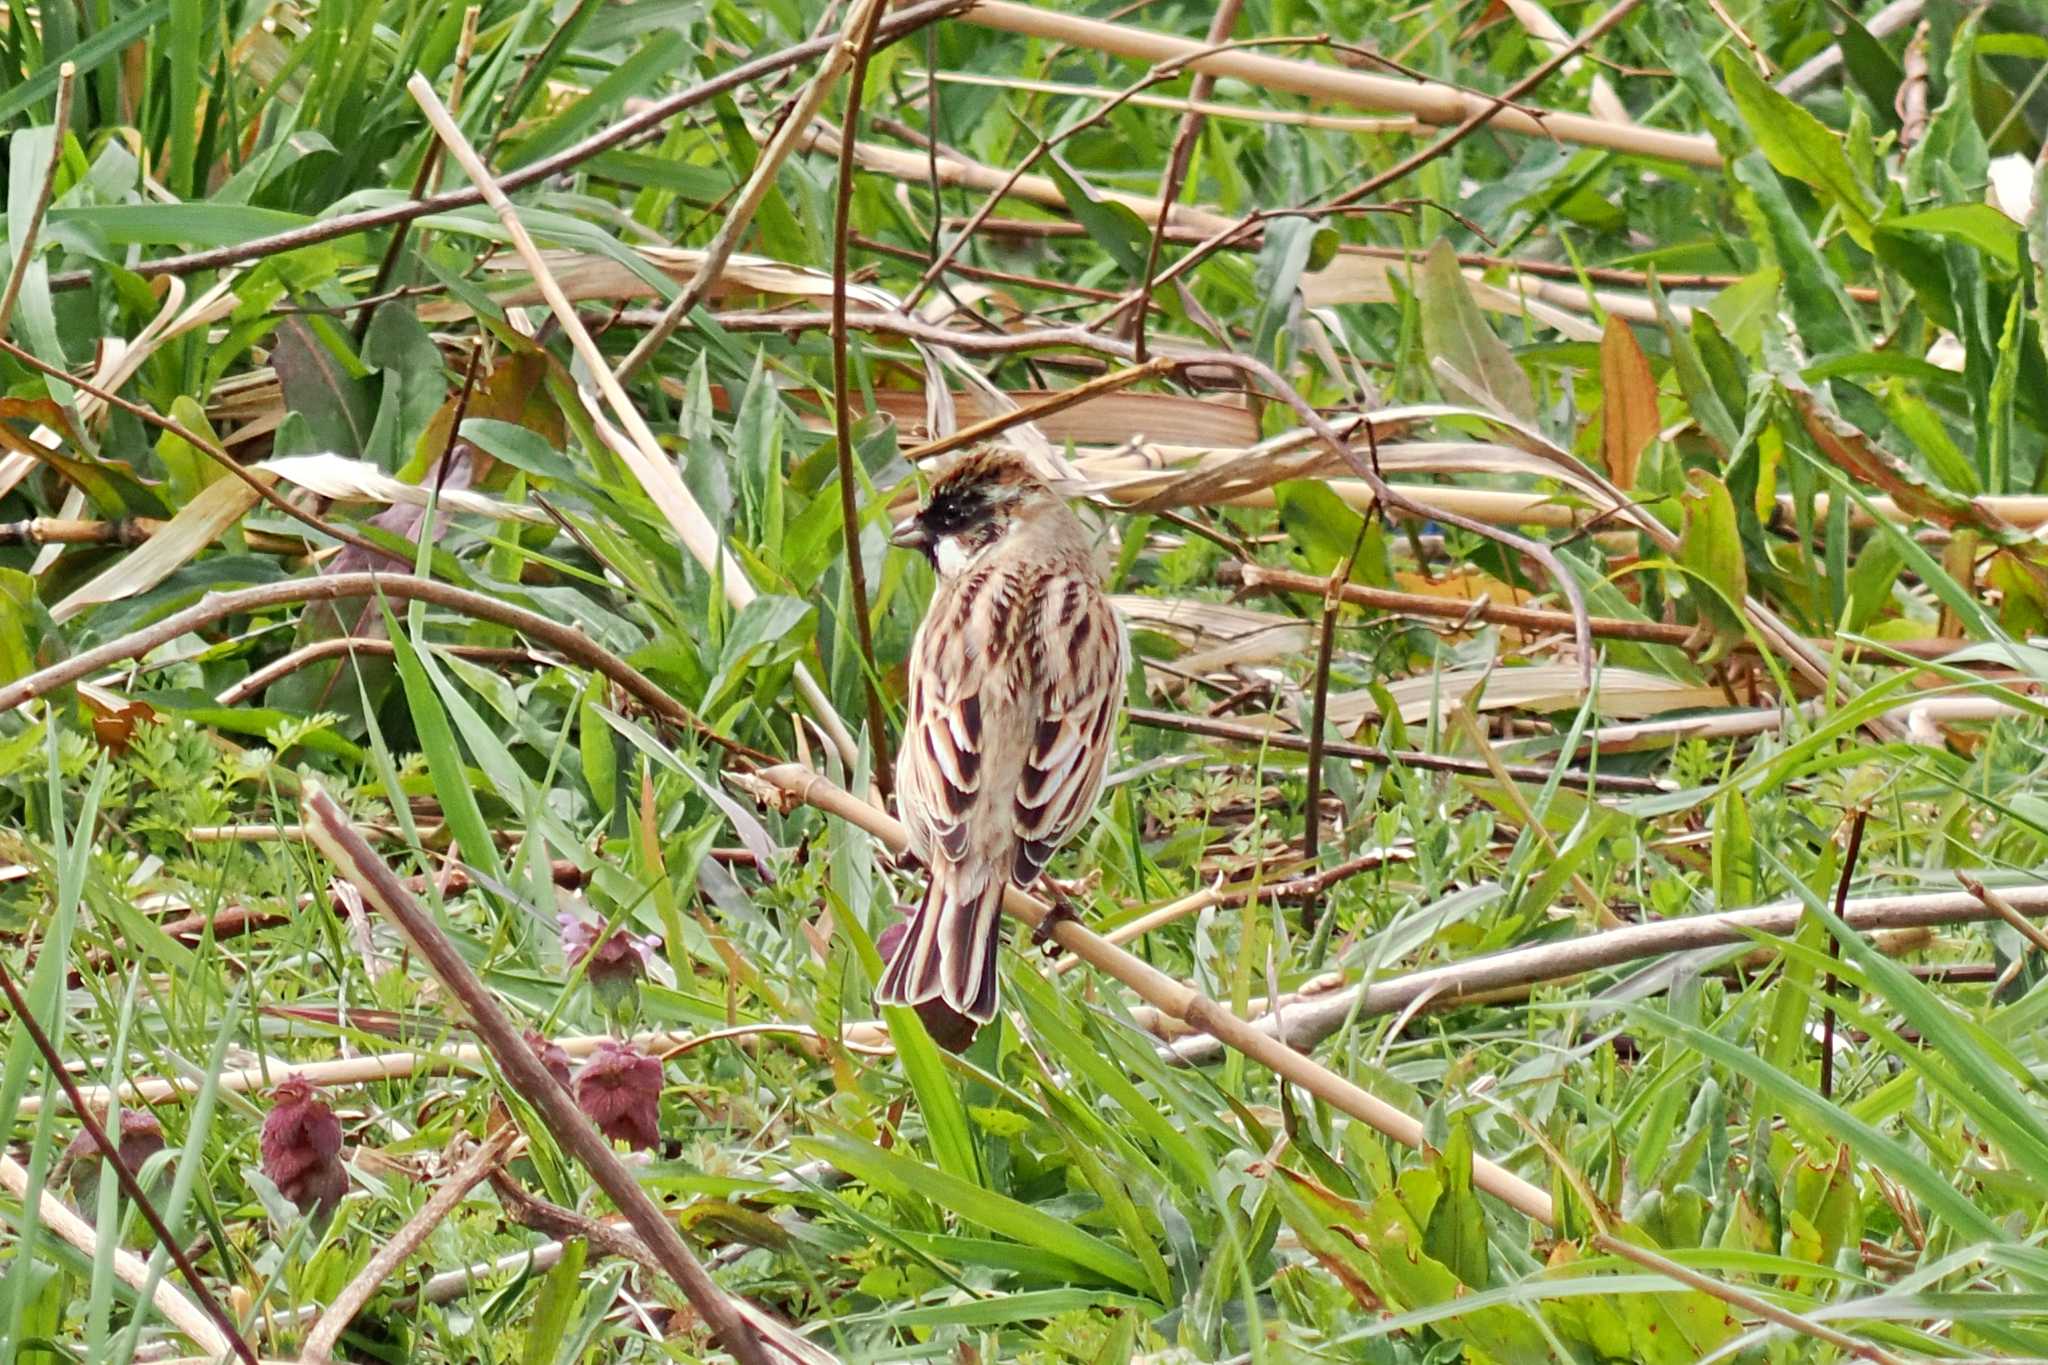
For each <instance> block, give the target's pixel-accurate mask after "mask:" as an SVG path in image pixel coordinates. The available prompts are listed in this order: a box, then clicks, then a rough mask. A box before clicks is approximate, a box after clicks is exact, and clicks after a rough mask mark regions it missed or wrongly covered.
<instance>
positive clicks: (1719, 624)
mask: <svg viewBox="0 0 2048 1365" xmlns="http://www.w3.org/2000/svg"><path fill="white" fill-rule="evenodd" d="M1686 479H1687V485H1688V487H1687V489H1686V491H1685V493H1684V494H1682V495H1681V497H1680V503H1681V505H1682V506H1683V508H1684V512H1685V529H1684V531H1683V532H1681V533H1680V536H1679V541H1678V562H1679V563H1680V564H1683V565H1684V566H1685V567H1686V568H1687V569H1689V570H1691V571H1692V572H1693V574H1695V575H1696V576H1697V578H1698V579H1699V581H1698V582H1696V583H1694V584H1692V585H1691V589H1692V596H1693V600H1694V602H1695V603H1697V604H1698V607H1699V615H1700V623H1701V624H1702V625H1706V626H1710V627H1711V628H1712V629H1713V632H1714V643H1713V645H1712V646H1711V647H1710V648H1709V649H1708V651H1707V653H1706V654H1705V655H1703V656H1702V661H1703V662H1711V661H1712V660H1714V659H1717V658H1719V657H1720V656H1721V655H1723V654H1725V653H1727V652H1728V650H1730V649H1731V648H1733V647H1734V646H1735V645H1736V644H1737V643H1738V642H1740V640H1741V639H1742V637H1743V630H1744V624H1745V619H1744V617H1743V615H1742V609H1741V604H1742V601H1743V599H1744V598H1746V597H1747V596H1748V595H1749V570H1748V568H1747V566H1746V565H1745V564H1744V562H1743V555H1742V532H1741V530H1740V529H1739V528H1738V527H1737V525H1736V522H1735V501H1734V499H1732V498H1730V497H1729V496H1728V486H1727V485H1726V484H1724V483H1722V482H1721V481H1720V480H1719V479H1717V478H1715V477H1714V476H1713V475H1711V474H1709V473H1707V472H1706V471H1705V470H1704V469H1694V470H1689V471H1687V476H1686Z"/></svg>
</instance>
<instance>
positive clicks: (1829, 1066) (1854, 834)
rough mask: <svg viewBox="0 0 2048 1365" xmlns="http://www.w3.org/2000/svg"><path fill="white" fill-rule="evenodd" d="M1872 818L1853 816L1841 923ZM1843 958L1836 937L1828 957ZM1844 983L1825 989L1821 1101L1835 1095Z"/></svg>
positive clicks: (1839, 885)
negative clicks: (1838, 995) (1838, 993)
mask: <svg viewBox="0 0 2048 1365" xmlns="http://www.w3.org/2000/svg"><path fill="white" fill-rule="evenodd" d="M1869 818H1870V807H1868V806H1858V807H1857V808H1856V809H1855V811H1854V812H1853V813H1852V814H1851V816H1850V823H1849V846H1848V848H1847V849H1846V850H1845V851H1844V852H1843V854H1842V875H1841V876H1840V877H1839V878H1837V879H1836V881H1835V918H1836V919H1840V918H1841V917H1842V912H1843V910H1845V909H1846V908H1847V907H1848V904H1849V884H1850V883H1851V882H1852V881H1854V880H1855V879H1856V859H1857V855H1859V854H1860V853H1862V852H1863V825H1864V822H1865V821H1867V820H1869ZM1841 955H1842V941H1841V940H1840V939H1838V938H1835V937H1834V936H1833V935H1830V936H1829V937H1828V956H1829V957H1831V958H1839V957H1841ZM1839 981H1840V978H1839V977H1837V976H1836V975H1835V974H1834V973H1833V972H1830V973H1828V979H1827V981H1826V982H1825V983H1823V985H1822V988H1821V989H1822V991H1823V992H1824V994H1825V995H1826V996H1827V999H1828V1002H1829V1003H1828V1005H1827V1007H1826V1008H1824V1009H1823V1010H1822V1011H1821V1016H1820V1097H1821V1098H1822V1099H1824V1100H1825V1099H1829V1098H1831V1097H1832V1096H1833V1095H1834V1093H1835V1006H1834V995H1835V987H1836V985H1837V984H1838V982H1839Z"/></svg>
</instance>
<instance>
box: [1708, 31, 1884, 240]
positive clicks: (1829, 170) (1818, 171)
mask: <svg viewBox="0 0 2048 1365" xmlns="http://www.w3.org/2000/svg"><path fill="white" fill-rule="evenodd" d="M1721 74H1722V77H1723V79H1724V80H1725V81H1726V82H1727V85H1728V93H1729V95H1730V96H1731V97H1732V98H1733V99H1734V101H1735V107H1736V108H1737V109H1738V110H1740V111H1741V113H1742V121H1743V122H1744V123H1746V124H1748V125H1749V131H1750V134H1751V136H1753V137H1755V138H1756V142H1757V146H1759V147H1761V148H1762V149H1763V153H1764V155H1765V156H1766V157H1768V158H1770V162H1771V166H1772V168H1773V169H1774V170H1776V171H1777V172H1778V174H1780V175H1786V176H1790V177H1791V178H1792V179H1794V180H1797V181H1800V182H1801V183H1803V184H1805V185H1806V186H1807V187H1808V188H1810V189H1812V190H1813V191H1814V192H1815V193H1816V194H1818V195H1819V196H1820V197H1821V198H1822V199H1823V200H1824V201H1825V202H1827V203H1828V204H1831V205H1832V206H1834V207H1835V208H1836V209H1838V210H1840V211H1841V214H1842V223H1843V226H1845V227H1846V228H1848V230H1849V235H1850V236H1851V237H1853V238H1855V239H1856V243H1857V245H1858V246H1861V247H1862V248H1863V249H1864V250H1866V251H1867V250H1869V249H1870V232H1871V212H1870V203H1869V200H1868V199H1867V198H1866V196H1865V195H1864V192H1863V187H1862V186H1861V185H1860V184H1858V183H1857V181H1856V172H1855V171H1854V170H1853V169H1852V168H1851V167H1850V165H1849V158H1848V156H1847V155H1846V154H1845V153H1844V152H1843V151H1842V144H1841V142H1840V141H1839V140H1838V139H1837V138H1836V137H1835V135H1834V134H1833V133H1832V132H1830V131H1828V129H1827V128H1826V127H1825V126H1824V125H1823V124H1822V123H1821V121H1820V120H1819V119H1817V118H1815V117H1814V116H1813V115H1812V114H1809V113H1807V112H1806V110H1805V109H1803V108H1801V107H1800V106H1799V105H1797V104H1795V103H1793V102H1792V101H1791V100H1789V99H1787V98H1785V96H1783V95H1781V94H1779V93H1778V92H1777V91H1776V90H1773V89H1772V88H1771V87H1770V86H1768V85H1766V84H1765V83H1764V81H1763V78H1762V77H1760V76H1758V75H1757V74H1756V71H1755V70H1754V69H1753V68H1752V67H1751V66H1750V65H1749V62H1748V61H1747V59H1745V58H1744V57H1743V56H1742V55H1741V54H1740V53H1736V52H1728V53H1725V54H1723V56H1722V58H1721Z"/></svg>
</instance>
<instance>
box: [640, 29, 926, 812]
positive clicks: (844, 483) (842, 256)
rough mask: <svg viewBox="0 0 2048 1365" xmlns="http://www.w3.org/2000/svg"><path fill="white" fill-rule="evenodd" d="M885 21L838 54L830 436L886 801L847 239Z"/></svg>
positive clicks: (805, 117)
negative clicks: (845, 63) (841, 104)
mask: <svg viewBox="0 0 2048 1365" xmlns="http://www.w3.org/2000/svg"><path fill="white" fill-rule="evenodd" d="M881 14H882V6H881V3H880V0H861V3H860V4H859V5H857V6H856V7H855V8H854V12H853V13H852V15H850V16H849V17H848V18H847V21H846V31H845V41H844V42H842V43H841V44H840V46H839V49H838V53H839V54H843V55H850V56H851V57H852V69H851V71H850V72H849V74H848V75H847V78H846V125H845V131H844V132H843V133H842V134H841V135H840V139H839V146H840V153H839V183H838V186H837V189H838V195H837V199H836V203H835V207H834V214H833V225H832V435H833V440H834V443H835V445H836V449H835V450H834V451H833V454H834V455H835V456H836V457H837V459H838V461H839V525H840V534H841V535H842V536H843V537H844V539H845V542H846V589H847V596H848V597H850V598H851V599H852V602H851V603H850V606H851V607H852V612H853V631H854V639H855V641H856V642H857V643H858V644H859V645H860V665H861V690H862V691H863V692H864V693H865V694H866V696H867V703H868V744H869V746H870V748H871V749H872V750H873V751H874V756H875V757H874V774H875V783H876V785H877V786H879V787H880V788H881V790H882V796H883V799H885V800H886V799H887V798H888V795H889V791H890V788H891V786H892V785H893V781H894V777H895V773H894V770H893V769H892V768H891V766H890V764H889V727H888V725H887V723H886V722H885V720H884V719H883V715H882V692H881V684H880V669H879V668H878V667H877V666H876V663H875V628H874V622H873V621H872V620H871V619H869V615H868V571H867V565H866V563H865V562H864V561H863V559H862V557H861V545H860V528H861V518H860V504H859V493H860V482H859V480H857V479H856V478H855V477H854V472H855V467H856V465H857V463H858V462H857V461H856V460H855V459H854V450H853V393H852V385H851V380H850V379H849V377H848V367H847V355H846V351H847V329H846V258H847V244H848V238H849V237H851V236H852V233H853V171H854V166H853V147H854V142H855V140H856V138H858V136H859V134H860V106H861V97H862V94H863V93H864V92H865V91H866V89H867V81H868V46H869V44H871V43H872V42H873V41H874V38H875V21H876V20H877V19H879V18H880V17H881ZM837 65H838V63H837V62H834V63H832V64H829V65H828V66H827V67H826V69H825V70H824V71H820V72H819V73H818V76H817V79H816V80H814V81H813V82H812V83H811V84H812V89H813V90H822V89H823V87H824V85H825V82H826V80H827V78H828V74H832V75H836V74H837V73H836V71H835V70H834V68H835V67H836V66H837ZM820 98H822V95H821V97H820ZM814 112H816V111H815V109H814V108H803V109H799V111H798V112H797V113H795V114H792V115H791V116H790V118H789V121H788V122H786V123H784V124H783V126H782V130H781V134H780V135H779V136H778V137H777V139H776V141H777V143H778V144H779V145H781V147H782V154H783V155H784V156H787V155H788V154H789V151H790V149H791V148H793V147H794V146H795V145H796V138H795V132H794V130H795V129H797V128H798V127H800V126H802V125H801V124H800V123H799V120H802V123H808V122H809V121H810V117H811V114H812V113H814ZM764 160H765V158H764ZM757 169H758V168H757ZM715 257H716V251H715V249H714V251H713V253H712V255H710V256H707V257H706V258H705V267H709V266H710V264H711V262H712V260H713V259H714V258H715ZM722 264H723V262H721V265H722ZM702 274H703V268H700V270H699V276H700V278H701V277H702ZM692 283H695V281H692ZM657 330H658V329H657ZM643 344H645V343H644V342H643ZM635 349H636V350H637V349H638V348H635Z"/></svg>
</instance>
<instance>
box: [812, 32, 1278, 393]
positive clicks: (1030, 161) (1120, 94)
mask: <svg viewBox="0 0 2048 1365" xmlns="http://www.w3.org/2000/svg"><path fill="white" fill-rule="evenodd" d="M1307 41H1310V40H1308V39H1301V38H1249V39H1245V40H1243V41H1241V42H1217V41H1215V40H1213V39H1212V40H1211V42H1210V44H1209V45H1208V46H1205V47H1201V48H1197V49H1195V50H1193V51H1189V52H1183V53H1178V54H1176V55H1175V56H1172V57H1169V58H1167V59H1166V60H1164V61H1162V62H1160V63H1159V64H1158V65H1156V66H1154V67H1153V68H1152V69H1151V70H1150V71H1147V72H1146V73H1145V74H1144V75H1143V76H1141V77H1139V78H1138V80H1137V81H1136V82H1135V83H1133V84H1132V85H1129V86H1127V87H1125V88H1124V89H1122V90H1119V91H1117V92H1116V94H1115V95H1113V96H1111V97H1110V98H1109V99H1106V100H1104V101H1103V102H1102V103H1101V104H1100V105H1099V106H1097V107H1096V108H1095V109H1093V110H1091V111H1090V112H1089V113H1088V115H1087V116H1086V117H1084V118H1082V119H1080V120H1078V121H1077V122H1075V123H1073V124H1072V125H1070V126H1069V127H1066V128H1062V129H1061V130H1060V131H1059V132H1057V133H1055V134H1054V135H1053V136H1051V137H1049V138H1048V137H1040V138H1039V139H1038V144H1037V145H1036V146H1035V147H1033V148H1032V149H1031V150H1030V151H1029V152H1027V153H1026V154H1025V156H1024V159H1023V160H1022V161H1019V162H1018V163H1017V164H1016V165H1015V166H1012V167H1010V168H1009V169H1008V170H1007V171H1006V172H1005V173H1004V176H1003V179H1002V181H1001V182H1000V183H999V184H997V185H996V186H995V187H994V188H993V189H991V190H990V191H989V192H988V195H987V197H986V198H984V199H983V200H982V201H981V207H979V208H977V209H976V210H975V211H974V214H973V216H972V217H970V218H969V219H968V220H967V225H966V226H965V227H963V228H961V230H960V232H959V234H958V235H957V236H955V237H954V238H953V240H952V241H951V242H948V243H947V244H946V246H945V249H944V250H942V251H941V252H939V254H938V256H937V257H936V258H935V259H934V260H933V261H932V263H931V265H930V266H928V267H926V269H925V272H924V274H923V275H921V276H919V277H918V281H917V283H916V284H914V285H912V286H911V287H910V290H909V292H908V293H906V294H905V295H904V296H903V303H902V310H903V311H904V312H905V313H909V312H910V311H912V310H913V309H915V308H916V307H917V302H918V300H919V299H921V298H923V297H924V295H925V291H926V290H927V289H930V288H931V287H932V285H933V284H934V283H936V282H937V280H938V278H939V276H940V275H941V274H943V273H944V272H945V269H946V267H947V266H948V265H949V264H951V263H952V260H953V257H954V256H955V255H957V254H958V253H959V251H960V249H961V248H962V247H963V246H965V245H966V244H967V243H968V242H969V241H971V240H973V237H974V233H975V229H976V228H978V227H980V226H981V223H982V220H984V219H986V218H987V217H988V216H989V215H990V214H992V213H994V212H995V211H996V206H997V205H998V204H1000V203H1002V201H1003V199H1004V197H1005V196H1006V195H1008V194H1009V193H1010V191H1011V190H1013V189H1015V188H1016V186H1017V183H1018V182H1019V181H1021V180H1022V179H1023V178H1024V177H1025V175H1026V174H1027V173H1028V172H1029V171H1030V170H1031V168H1032V167H1033V166H1036V165H1037V164H1038V161H1039V158H1041V157H1044V156H1047V155H1050V154H1051V152H1052V150H1053V148H1055V147H1057V146H1059V144H1060V143H1062V142H1065V141H1066V140H1067V139H1069V138H1071V137H1074V136H1076V135H1078V134H1080V133H1083V132H1086V131H1087V130H1088V129H1090V128H1094V127H1096V126H1098V125H1099V124H1101V123H1102V121H1103V120H1104V119H1106V118H1108V117H1109V116H1110V115H1111V114H1113V113H1115V112H1116V111H1117V110H1118V109H1120V108H1122V107H1123V106H1124V105H1125V104H1126V103H1128V102H1129V101H1130V99H1131V98H1132V97H1133V96H1134V95H1136V94H1138V93H1139V92H1140V91H1142V90H1149V89H1150V88H1151V87H1153V86H1155V85H1160V84H1163V83H1164V82H1166V81H1170V80H1174V79H1177V78H1178V77H1179V76H1180V74H1181V72H1182V71H1184V70H1186V69H1187V67H1188V65H1189V64H1190V63H1192V62H1195V61H1197V60H1198V59H1200V58H1202V57H1211V56H1216V55H1218V54H1221V53H1225V52H1232V51H1236V50H1239V49H1242V48H1247V47H1260V46H1266V45H1270V44H1273V43H1285V44H1289V45H1292V44H1296V43H1302V42H1307ZM854 150H855V149H854V148H851V147H841V148H840V149H839V155H840V156H841V157H842V158H849V157H851V156H852V155H853V153H854ZM1172 212H1173V206H1172V204H1170V203H1167V202H1165V201H1162V202H1161V203H1160V206H1159V214H1160V217H1162V218H1165V217H1167V216H1168V215H1170V214H1171V213H1172ZM1138 358H1139V359H1143V357H1142V356H1140V357H1138Z"/></svg>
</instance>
